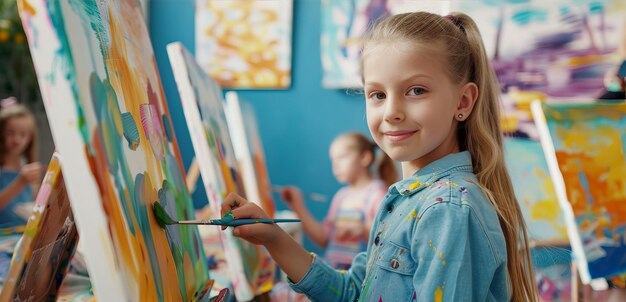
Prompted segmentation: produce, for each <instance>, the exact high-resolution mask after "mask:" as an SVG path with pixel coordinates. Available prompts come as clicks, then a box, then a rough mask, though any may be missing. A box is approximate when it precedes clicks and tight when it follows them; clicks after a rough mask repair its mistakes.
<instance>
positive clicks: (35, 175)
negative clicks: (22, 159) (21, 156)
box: [20, 162, 42, 184]
mask: <svg viewBox="0 0 626 302" xmlns="http://www.w3.org/2000/svg"><path fill="white" fill-rule="evenodd" d="M41 172H42V167H41V164H40V163H39V162H32V163H30V164H26V165H24V166H22V169H20V177H21V178H22V179H23V180H24V181H25V182H27V183H36V184H39V181H40V180H41Z"/></svg>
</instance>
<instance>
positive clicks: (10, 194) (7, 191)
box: [0, 176, 28, 210]
mask: <svg viewBox="0 0 626 302" xmlns="http://www.w3.org/2000/svg"><path fill="white" fill-rule="evenodd" d="M27 184H28V182H27V181H26V180H25V179H24V178H23V177H21V176H18V177H16V178H15V180H13V181H12V182H11V183H10V184H9V185H8V186H6V187H5V188H4V189H2V191H0V210H2V209H4V208H5V207H6V206H8V205H9V203H10V202H11V200H12V199H13V198H14V197H15V196H17V195H18V194H19V193H20V191H22V189H24V186H26V185H27Z"/></svg>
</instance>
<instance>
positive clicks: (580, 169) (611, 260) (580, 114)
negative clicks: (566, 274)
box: [532, 102, 626, 288]
mask: <svg viewBox="0 0 626 302" xmlns="http://www.w3.org/2000/svg"><path fill="white" fill-rule="evenodd" d="M532 110H533V116H534V118H535V121H536V123H537V127H538V129H539V133H540V135H541V142H542V146H543V149H544V152H545V157H546V160H547V162H548V167H549V169H550V175H551V177H552V179H553V182H554V186H555V190H556V193H557V197H558V200H559V204H560V206H561V208H562V209H563V211H564V214H565V221H566V223H567V228H568V235H569V238H570V243H571V246H572V251H573V253H574V256H575V259H576V261H577V264H578V270H579V273H580V277H581V280H582V281H583V283H585V284H590V283H591V284H592V286H594V285H597V286H595V287H596V288H599V287H600V286H601V285H600V284H601V283H602V282H595V283H594V282H592V280H593V279H598V278H606V277H612V276H616V275H619V274H624V273H626V258H625V257H624V255H626V241H625V240H626V238H625V235H624V234H625V231H626V207H624V203H625V202H626V180H625V179H624V175H626V157H625V155H626V152H625V151H626V104H624V103H620V104H607V103H588V104H558V105H557V104H541V103H539V102H535V103H533V104H532Z"/></svg>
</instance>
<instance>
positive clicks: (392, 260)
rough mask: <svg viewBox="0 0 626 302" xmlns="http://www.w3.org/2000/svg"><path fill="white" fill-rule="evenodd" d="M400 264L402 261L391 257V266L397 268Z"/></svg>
mask: <svg viewBox="0 0 626 302" xmlns="http://www.w3.org/2000/svg"><path fill="white" fill-rule="evenodd" d="M399 266H400V262H398V260H396V259H391V268H393V269H397V268H398V267H399Z"/></svg>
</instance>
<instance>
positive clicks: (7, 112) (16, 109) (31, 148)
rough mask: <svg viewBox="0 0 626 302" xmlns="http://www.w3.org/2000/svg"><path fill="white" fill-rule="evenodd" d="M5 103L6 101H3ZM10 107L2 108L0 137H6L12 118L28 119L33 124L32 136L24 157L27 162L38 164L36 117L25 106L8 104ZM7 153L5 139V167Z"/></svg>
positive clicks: (0, 145)
mask: <svg viewBox="0 0 626 302" xmlns="http://www.w3.org/2000/svg"><path fill="white" fill-rule="evenodd" d="M3 101H4V100H3ZM8 103H9V105H3V106H2V108H0V135H2V137H4V132H5V131H6V126H7V123H8V122H9V120H10V119H12V118H18V117H23V118H27V119H29V120H30V121H31V122H32V125H33V127H32V129H31V136H30V142H29V143H28V145H27V146H26V149H25V150H24V157H26V161H27V162H28V163H32V162H36V161H37V160H38V158H37V150H38V149H37V126H36V125H37V124H36V122H35V116H34V115H33V113H32V112H31V111H30V110H29V109H28V108H27V107H26V106H24V105H22V104H18V103H11V102H8ZM6 152H7V147H6V146H5V145H4V139H2V140H0V165H4V158H5V155H6Z"/></svg>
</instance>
